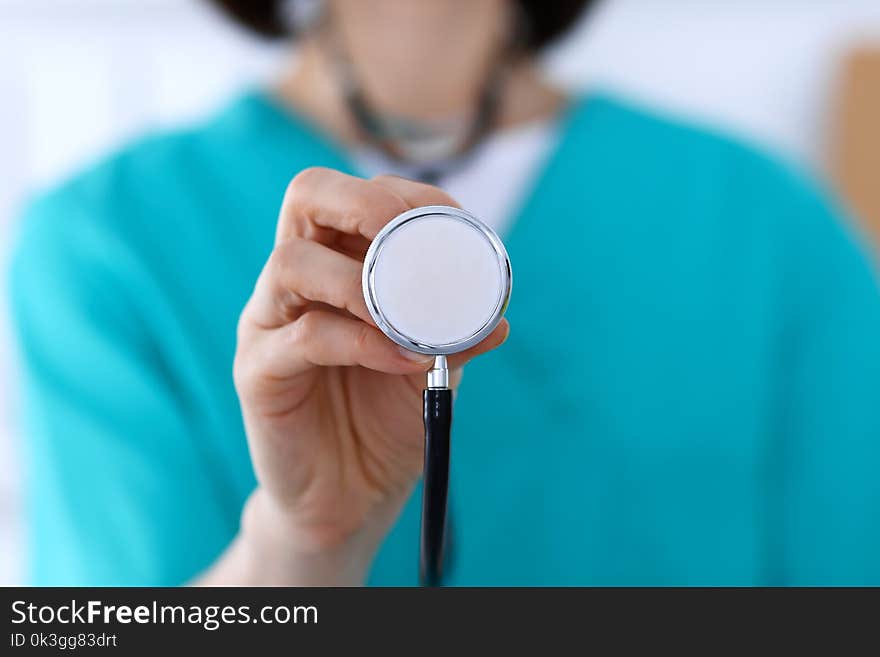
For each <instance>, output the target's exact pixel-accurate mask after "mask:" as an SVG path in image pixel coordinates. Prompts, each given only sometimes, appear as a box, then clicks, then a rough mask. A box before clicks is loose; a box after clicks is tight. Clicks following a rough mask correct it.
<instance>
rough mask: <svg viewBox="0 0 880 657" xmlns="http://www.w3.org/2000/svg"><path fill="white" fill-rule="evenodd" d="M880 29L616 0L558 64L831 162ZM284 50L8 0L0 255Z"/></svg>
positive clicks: (3, 517)
mask: <svg viewBox="0 0 880 657" xmlns="http://www.w3.org/2000/svg"><path fill="white" fill-rule="evenodd" d="M871 38H877V39H878V40H880V1H878V0H737V1H736V2H724V1H722V0H662V1H661V2H658V1H657V0H608V1H607V2H605V3H604V5H602V6H601V7H600V9H599V10H598V11H597V12H596V13H595V15H594V17H593V20H591V21H588V22H586V23H585V24H584V25H582V26H581V27H580V29H578V30H576V31H575V33H574V34H572V36H571V37H570V38H569V39H567V41H566V42H565V43H564V44H562V45H561V46H560V47H559V48H558V49H557V50H556V51H555V52H554V53H552V54H551V55H550V56H549V57H548V66H549V67H550V70H551V71H552V73H553V74H554V75H555V76H556V77H558V78H559V79H560V80H562V81H564V82H566V83H568V84H571V85H573V86H577V87H583V86H586V85H589V84H592V83H595V84H601V85H603V86H606V87H612V88H615V89H618V90H620V91H621V92H622V93H625V94H627V95H629V96H633V97H635V98H637V99H640V100H643V101H645V102H648V103H652V104H654V105H658V106H662V107H665V108H669V109H672V110H674V111H676V112H678V113H681V114H683V115H685V116H689V117H693V118H695V119H697V120H700V121H702V122H708V123H712V124H715V125H717V126H719V127H721V128H722V129H724V130H727V131H730V132H734V133H736V134H740V135H742V136H744V137H746V138H748V139H750V140H752V141H757V142H760V143H763V144H765V145H766V146H767V147H768V148H771V149H774V150H776V151H778V152H780V153H781V154H783V155H784V156H787V157H790V158H793V159H795V160H798V161H800V162H802V163H803V164H804V165H805V166H807V167H812V168H814V169H816V170H818V171H821V170H822V168H823V155H824V153H825V152H826V147H827V144H826V143H825V134H826V132H827V130H826V128H827V124H828V122H829V119H830V117H829V108H830V97H831V94H832V93H833V89H834V77H835V73H836V70H837V66H838V62H839V60H840V57H841V53H842V52H843V51H844V50H845V49H846V47H847V46H848V44H851V43H853V42H855V41H862V40H868V39H871ZM282 59H283V56H282V52H281V51H280V50H279V49H278V48H277V47H269V46H266V45H264V44H261V43H258V42H256V41H255V40H253V39H250V38H248V37H246V36H244V35H242V34H240V33H239V32H237V31H235V30H234V29H232V28H230V27H229V26H228V25H226V24H225V23H224V22H223V21H221V20H219V19H218V18H217V16H216V15H214V14H213V12H211V11H209V10H207V9H205V7H204V6H203V5H202V4H200V3H199V2H197V1H196V0H0V99H2V102H0V260H2V257H3V251H4V250H5V249H6V248H7V247H8V244H9V226H10V223H11V222H12V217H13V216H14V214H15V211H16V208H17V207H18V206H19V204H20V202H21V199H22V198H23V197H24V196H25V195H26V194H27V193H30V192H31V191H32V190H33V189H35V188H37V187H40V186H44V185H47V184H51V182H52V181H53V180H57V179H58V178H59V177H61V176H64V175H66V174H67V173H68V172H70V171H71V170H72V169H74V168H76V167H77V166H80V165H82V163H83V162H87V161H89V160H93V159H94V158H97V157H99V156H100V154H101V153H104V152H106V151H107V150H108V149H110V148H112V147H114V146H115V145H117V144H119V143H120V142H122V141H124V140H126V139H128V138H130V137H131V136H132V135H134V134H137V133H138V132H140V131H142V130H145V129H152V128H158V127H162V126H166V125H170V124H175V123H179V122H181V121H191V120H194V119H196V118H197V117H198V116H200V115H202V114H203V113H205V112H206V111H208V110H209V109H210V108H211V107H213V106H215V105H216V104H217V103H220V102H222V100H223V99H224V98H226V97H228V96H229V95H231V94H233V93H234V92H235V90H236V89H238V88H240V87H241V86H242V85H244V84H248V83H252V82H253V81H256V80H264V79H266V78H267V77H269V76H271V74H272V72H273V71H275V70H276V69H277V67H278V66H279V63H280V62H281V61H282ZM0 286H5V283H4V281H3V280H2V277H0ZM2 320H3V314H2V311H0V584H5V583H10V582H14V581H16V580H17V579H18V578H19V577H20V574H19V573H20V564H21V561H22V558H21V557H22V552H23V548H22V541H21V534H20V531H19V527H20V517H21V513H20V509H21V499H20V495H18V494H17V491H18V489H19V486H20V483H21V476H20V472H19V470H18V468H17V467H16V466H15V452H16V451H17V449H18V448H17V445H18V444H19V442H20V438H19V432H18V431H17V430H16V429H15V428H14V427H15V422H14V418H13V413H12V412H11V410H10V409H11V408H12V407H13V404H12V400H14V397H15V394H16V385H15V383H16V381H15V375H14V373H13V369H12V368H11V367H10V365H9V360H10V358H9V348H8V346H7V345H8V340H5V339H4V331H5V328H4V327H3V321H2Z"/></svg>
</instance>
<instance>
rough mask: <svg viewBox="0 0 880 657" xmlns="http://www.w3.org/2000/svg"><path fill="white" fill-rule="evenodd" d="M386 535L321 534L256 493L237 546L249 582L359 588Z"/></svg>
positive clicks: (250, 500)
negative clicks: (245, 565) (248, 574)
mask: <svg viewBox="0 0 880 657" xmlns="http://www.w3.org/2000/svg"><path fill="white" fill-rule="evenodd" d="M381 539H382V536H381V535H380V536H378V537H373V536H371V535H370V534H369V532H365V531H359V532H348V533H346V532H334V531H317V530H316V529H315V528H314V527H306V526H304V525H303V524H301V523H299V522H298V521H296V520H295V519H292V518H291V517H290V516H289V515H288V514H285V513H284V512H283V511H282V510H281V509H279V508H278V507H277V506H276V505H275V504H274V503H273V501H272V500H271V499H270V498H269V497H268V495H267V494H266V492H265V490H263V489H261V488H258V489H257V490H255V491H254V492H253V493H252V494H251V496H250V498H248V501H247V503H246V504H245V508H244V511H243V512H242V522H241V530H240V532H239V536H238V539H237V542H238V543H239V549H240V550H241V552H242V553H243V558H244V561H245V563H246V564H247V568H248V570H249V573H250V576H249V580H250V581H253V582H258V583H259V584H261V585H268V586H361V585H363V584H364V582H365V580H366V577H367V574H368V571H369V568H370V564H371V563H372V561H373V557H374V556H375V553H376V551H377V550H378V547H379V544H380V542H381Z"/></svg>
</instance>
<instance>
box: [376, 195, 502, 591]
mask: <svg viewBox="0 0 880 657" xmlns="http://www.w3.org/2000/svg"><path fill="white" fill-rule="evenodd" d="M362 282H363V291H364V299H365V300H366V303H367V308H368V309H369V311H370V315H371V316H372V318H373V320H374V321H375V322H376V325H377V326H378V327H379V329H381V330H382V332H383V333H385V335H387V336H388V337H389V338H390V339H391V340H393V341H394V342H396V343H397V344H398V345H400V346H402V347H405V348H407V349H409V350H411V351H415V352H417V353H421V354H428V355H432V356H434V363H433V366H432V367H431V369H430V370H429V371H428V374H427V384H426V387H425V390H424V392H423V394H422V399H423V414H424V424H425V456H424V458H425V463H424V477H423V491H422V519H421V535H420V549H419V574H420V581H421V583H422V585H424V586H438V585H440V584H441V583H442V575H443V565H444V556H445V555H444V553H445V549H446V527H447V498H448V489H449V456H450V434H451V430H452V401H453V399H452V390H451V388H450V387H449V369H448V365H447V359H446V357H447V356H448V355H450V354H456V353H459V352H462V351H465V350H466V349H468V348H470V347H472V346H474V345H476V344H478V343H479V342H481V341H482V340H483V339H484V338H486V337H487V336H488V335H489V334H490V333H491V332H492V331H493V330H494V329H495V327H496V326H498V323H499V322H500V321H501V318H502V316H503V315H504V311H505V310H506V309H507V303H508V300H509V299H510V290H511V284H512V275H511V269H510V259H509V258H508V255H507V250H506V249H505V248H504V244H503V243H502V242H501V239H500V238H499V237H498V235H497V234H496V233H495V231H494V230H492V229H491V228H490V227H489V226H487V225H486V224H484V223H483V222H481V221H480V220H479V219H477V218H476V217H474V216H473V215H471V214H469V213H468V212H465V211H464V210H460V209H458V208H454V207H449V206H443V205H431V206H425V207H420V208H415V209H413V210H409V211H408V212H404V213H403V214H401V215H399V216H397V217H395V218H394V219H393V220H392V221H391V222H390V223H388V224H387V225H386V226H385V227H384V228H383V229H382V230H381V231H380V232H379V234H378V235H377V236H376V238H375V239H374V240H373V242H372V244H371V245H370V248H369V250H368V251H367V255H366V258H365V259H364V270H363V281H362Z"/></svg>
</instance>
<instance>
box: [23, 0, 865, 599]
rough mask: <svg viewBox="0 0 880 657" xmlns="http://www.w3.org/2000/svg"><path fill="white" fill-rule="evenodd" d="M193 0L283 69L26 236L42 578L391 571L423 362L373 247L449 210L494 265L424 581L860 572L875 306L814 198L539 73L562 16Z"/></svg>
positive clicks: (396, 572)
mask: <svg viewBox="0 0 880 657" xmlns="http://www.w3.org/2000/svg"><path fill="white" fill-rule="evenodd" d="M218 4H221V5H223V6H224V7H225V8H226V9H227V10H228V11H229V12H231V14H232V15H234V16H236V17H237V18H238V19H240V20H241V21H242V22H243V23H245V24H247V25H249V26H250V27H252V28H254V29H256V30H258V31H260V32H262V33H263V34H266V35H274V36H278V35H281V34H282V33H284V34H286V33H287V32H288V31H289V27H290V17H291V15H292V17H293V21H294V22H295V25H296V26H297V28H298V29H297V30H296V31H297V37H296V38H297V40H298V48H299V57H298V58H297V60H296V64H295V66H292V67H291V69H290V71H289V72H288V74H286V75H285V76H284V77H283V78H282V79H281V80H280V81H279V83H278V84H277V85H276V86H275V87H273V88H272V89H271V90H267V91H256V92H253V93H249V94H247V95H245V96H244V97H242V98H240V99H238V100H236V101H235V102H233V103H232V104H231V105H230V106H228V107H226V108H224V109H222V110H221V111H220V112H219V113H218V114H217V115H216V116H215V117H213V118H211V119H210V120H208V121H207V122H205V123H204V124H202V125H198V126H195V127H193V128H189V129H186V130H182V131H177V132H172V133H165V134H160V135H153V136H149V137H147V138H144V139H142V140H139V141H138V142H136V143H135V144H132V145H130V146H128V147H126V148H125V149H123V150H122V151H121V152H119V153H117V154H115V155H113V156H112V157H109V158H108V159H106V160H105V161H104V162H102V163H100V164H97V165H94V166H91V167H90V168H89V169H87V170H86V171H84V172H82V173H81V174H80V175H78V176H76V177H75V178H73V179H72V180H70V181H68V182H66V183H64V184H63V185H61V186H60V187H58V188H57V189H55V190H52V191H50V192H49V193H47V194H45V195H43V196H42V197H40V198H39V199H37V200H36V201H35V202H34V203H33V204H32V205H31V207H30V209H29V211H28V213H27V215H26V217H25V220H24V223H23V228H22V235H21V238H20V240H19V243H18V247H17V250H16V254H15V261H14V270H13V278H12V284H13V297H12V298H13V310H14V316H15V321H16V329H17V334H18V335H19V338H20V344H21V350H22V362H23V364H24V370H25V374H26V381H27V384H26V385H27V388H26V394H27V399H28V409H29V418H30V425H29V426H30V431H29V434H28V459H29V460H28V463H29V469H30V475H29V477H28V481H29V482H30V486H31V490H30V499H31V502H32V507H31V508H32V511H31V515H30V523H31V530H32V545H33V555H32V556H33V579H34V581H35V582H37V583H40V584H177V583H184V582H198V583H204V584H278V585H308V584H320V585H359V584H363V583H374V584H411V583H414V582H415V581H416V576H417V567H416V547H417V541H418V518H419V509H418V499H417V496H416V495H413V492H414V489H415V488H416V487H417V484H418V480H419V476H420V468H421V464H422V442H421V438H422V427H421V417H420V410H421V409H420V392H421V388H422V386H423V382H424V376H425V370H426V369H427V367H428V366H429V362H430V358H425V357H424V356H421V355H418V354H414V353H410V352H407V351H405V350H401V349H400V348H398V347H397V346H396V345H395V344H394V343H393V342H391V341H390V340H389V339H388V338H386V337H385V336H384V335H383V334H382V333H381V332H380V331H379V330H377V328H376V327H375V325H374V324H373V323H372V321H371V318H370V315H369V313H368V312H367V309H366V307H365V305H364V300H363V296H362V294H361V290H360V276H361V260H362V258H363V256H364V253H365V251H366V249H367V246H368V244H369V241H370V239H371V238H372V237H373V236H375V235H376V233H377V232H378V231H379V230H380V229H381V228H382V226H383V225H384V224H385V223H386V222H388V221H389V220H390V219H392V218H393V217H394V216H396V215H398V214H399V213H401V212H403V211H405V210H407V209H409V208H412V207H416V206H420V205H435V204H438V205H461V206H462V207H465V208H467V209H468V210H470V211H471V212H473V213H474V214H475V215H477V216H479V217H481V218H482V219H483V220H485V221H487V222H489V223H490V224H491V225H492V226H493V227H494V228H495V229H496V230H498V231H499V232H500V233H502V235H503V236H504V237H505V241H506V243H507V246H508V250H509V252H510V256H511V260H512V261H513V262H514V263H515V267H516V270H517V289H516V292H515V294H514V299H513V302H512V305H511V307H510V311H509V313H508V315H507V317H508V318H509V320H510V321H509V323H508V322H507V321H504V322H502V323H501V324H499V326H498V327H497V328H496V330H495V331H494V332H493V333H492V334H491V335H489V336H488V337H487V338H486V339H485V340H484V341H483V342H482V343H480V344H479V345H477V346H475V347H473V348H472V349H470V350H469V351H467V352H465V353H463V354H460V355H458V356H455V357H453V358H451V359H450V364H451V366H452V367H453V368H454V369H455V376H454V377H453V383H454V384H455V385H458V384H459V382H461V381H462V376H461V375H462V369H463V367H464V366H465V364H467V367H466V368H465V369H466V370H467V372H466V375H465V376H464V378H463V382H462V383H461V387H460V390H459V393H458V397H457V401H456V410H455V412H456V432H455V435H454V438H453V441H454V450H453V462H452V466H451V471H452V487H451V490H452V499H451V502H450V504H451V507H452V512H453V517H454V554H453V555H452V560H451V562H450V563H449V567H448V582H449V583H450V584H477V585H480V584H520V585H549V584H561V585H570V584H642V585H649V584H735V585H751V584H764V585H768V584H769V585H774V584H880V556H878V555H880V523H878V522H877V518H878V515H880V477H878V474H877V473H878V472H880V396H878V392H877V391H878V389H880V292H878V284H877V278H876V276H875V273H874V271H873V269H872V266H871V265H870V264H869V256H868V254H867V250H866V248H865V247H864V245H863V244H862V243H861V241H860V239H859V238H858V236H857V235H856V231H855V230H854V228H853V227H852V226H851V225H849V223H848V221H847V220H846V219H845V218H843V217H842V216H841V214H840V213H839V212H838V210H837V209H836V207H835V205H834V203H833V202H831V201H829V200H828V199H827V197H825V196H823V195H822V194H821V193H819V192H817V191H816V189H815V187H814V186H813V185H812V184H811V183H809V182H808V181H806V180H805V179H804V178H803V177H802V176H800V175H799V174H797V173H796V172H793V171H791V170H790V169H788V168H786V167H784V166H782V165H780V164H779V163H777V162H776V161H774V160H773V159H772V158H770V157H768V156H766V155H764V154H762V153H759V152H756V151H755V150H753V149H751V148H749V147H746V146H743V145H741V144H739V143H737V142H735V141H733V140H731V139H728V138H726V137H723V136H719V135H717V134H714V133H711V132H708V131H706V130H704V129H701V128H697V127H694V126H690V125H687V124H685V123H683V122H680V121H678V120H675V119H672V118H669V117H666V116H662V115H659V114H657V113H654V112H652V111H649V110H646V109H643V108H640V107H638V106H635V105H633V104H631V103H628V102H626V101H624V100H622V99H619V98H617V97H615V96H613V95H609V94H605V93H602V92H600V91H598V90H595V89H589V90H587V91H586V92H585V93H583V94H582V95H574V94H571V93H568V92H566V91H564V90H562V89H560V88H558V87H557V86H555V85H554V84H552V83H551V82H549V81H548V80H547V79H546V78H545V77H544V76H543V75H542V74H541V72H540V70H539V69H538V67H537V66H536V64H535V56H536V54H537V53H538V52H539V51H540V49H541V48H542V47H543V46H544V45H545V44H546V43H548V42H549V41H551V40H552V39H554V38H555V37H556V36H557V35H558V34H559V33H560V32H562V31H563V30H564V28H565V27H567V26H568V25H569V24H570V23H571V22H573V21H574V19H575V18H576V17H577V15H578V14H579V12H580V10H581V9H582V6H583V5H586V4H589V3H587V2H578V1H566V2H554V3H544V2H532V1H528V0H519V1H514V0H476V1H470V0H468V1H463V0H425V1H423V2H418V3H415V2H410V1H408V0H375V1H373V2H369V3H367V2H361V1H360V0H327V1H326V2H324V3H321V7H320V12H319V14H320V15H318V16H317V17H315V16H304V15H303V12H302V11H300V9H301V8H302V3H299V2H296V1H294V2H293V3H280V2H273V1H271V0H268V1H265V2H250V1H248V2H245V1H237V0H224V1H222V2H218ZM282 4H283V7H282ZM284 8H286V10H287V11H282V9H284ZM283 16H286V17H287V18H284V19H282V17H283ZM745 47H747V45H746V46H745ZM285 190H286V191H285ZM282 197H283V201H282ZM279 205H280V211H279ZM505 340H506V344H505V345H504V346H503V347H502V348H500V349H498V347H499V346H500V345H501V344H502V343H503V342H505ZM233 363H234V366H233ZM230 372H231V373H230ZM242 418H243V420H242Z"/></svg>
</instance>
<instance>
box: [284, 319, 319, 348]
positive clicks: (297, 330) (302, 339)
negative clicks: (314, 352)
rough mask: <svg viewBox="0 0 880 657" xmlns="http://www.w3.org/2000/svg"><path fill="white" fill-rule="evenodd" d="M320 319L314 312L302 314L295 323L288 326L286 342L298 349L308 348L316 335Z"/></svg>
mask: <svg viewBox="0 0 880 657" xmlns="http://www.w3.org/2000/svg"><path fill="white" fill-rule="evenodd" d="M320 319H321V318H320V316H319V315H318V314H317V313H315V312H307V313H303V314H302V315H301V316H300V317H299V318H298V319H297V320H296V321H294V322H291V323H290V324H288V331H287V340H288V342H289V343H290V344H291V345H293V346H295V347H298V348H300V349H306V348H308V346H309V345H310V344H312V343H313V342H314V340H315V337H317V335H318V331H319V330H320V328H319V324H320Z"/></svg>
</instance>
